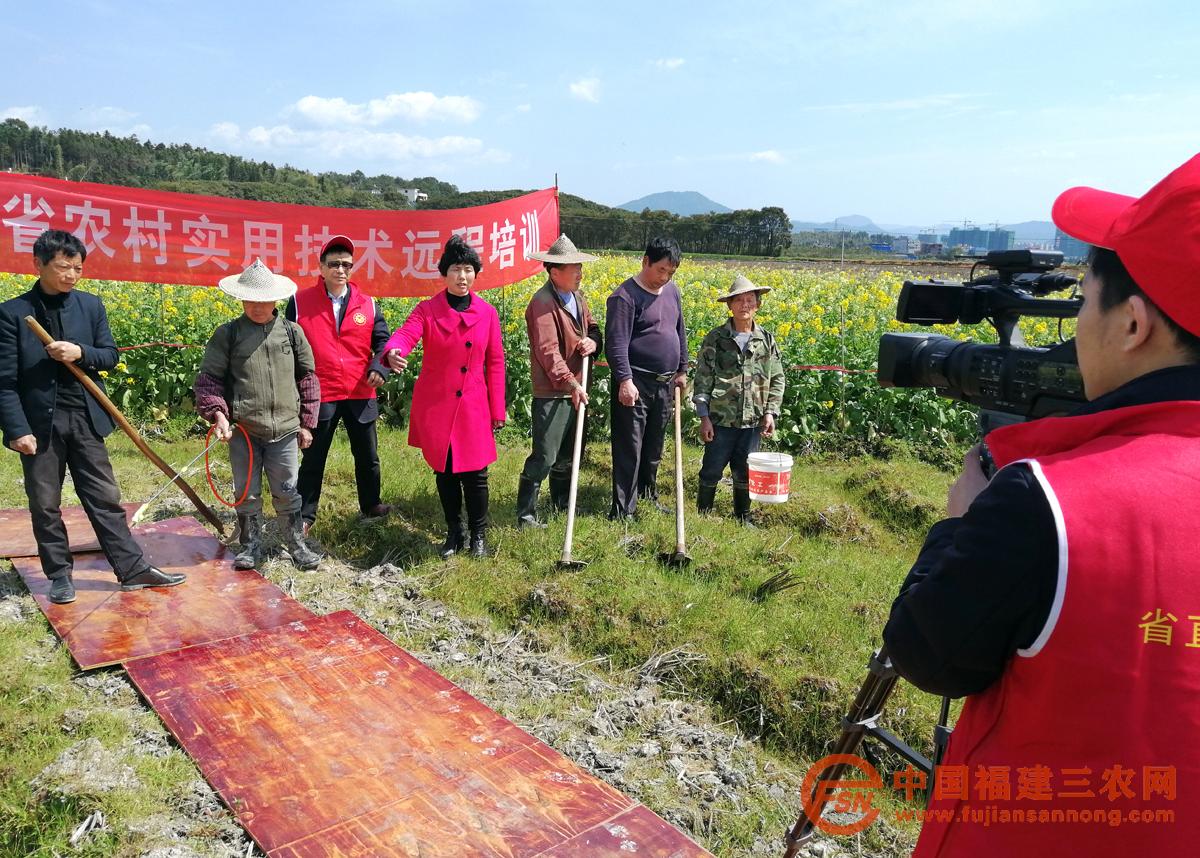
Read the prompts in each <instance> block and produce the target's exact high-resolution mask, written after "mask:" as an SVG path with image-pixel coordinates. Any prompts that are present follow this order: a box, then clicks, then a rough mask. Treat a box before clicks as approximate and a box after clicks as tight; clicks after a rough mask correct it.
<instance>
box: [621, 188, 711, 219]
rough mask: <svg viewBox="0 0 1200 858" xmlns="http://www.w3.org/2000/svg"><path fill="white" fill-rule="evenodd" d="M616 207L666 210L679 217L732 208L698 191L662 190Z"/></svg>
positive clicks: (639, 209) (635, 210) (630, 209)
mask: <svg viewBox="0 0 1200 858" xmlns="http://www.w3.org/2000/svg"><path fill="white" fill-rule="evenodd" d="M616 208H619V209H625V210H626V211H630V212H640V211H642V209H650V210H651V211H666V212H671V213H672V214H677V215H679V216H680V217H687V216H689V215H698V214H709V213H710V212H731V211H733V209H731V208H729V207H728V206H723V205H721V204H720V203H716V202H713V201H712V200H710V199H709V198H708V197H706V196H704V194H702V193H700V192H699V191H662V192H661V193H657V194H650V196H648V197H642V198H640V199H636V200H630V201H629V202H627V203H622V204H621V205H619V206H617V207H616Z"/></svg>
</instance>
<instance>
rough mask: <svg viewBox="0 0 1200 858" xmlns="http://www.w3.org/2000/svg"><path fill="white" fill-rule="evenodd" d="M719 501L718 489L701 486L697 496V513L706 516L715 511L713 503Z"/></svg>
mask: <svg viewBox="0 0 1200 858" xmlns="http://www.w3.org/2000/svg"><path fill="white" fill-rule="evenodd" d="M716 499H717V487H716V486H706V485H704V484H703V483H701V484H700V489H699V491H698V492H697V494H696V512H698V513H700V514H701V515H704V514H705V513H710V512H712V511H713V503H714V502H715V501H716Z"/></svg>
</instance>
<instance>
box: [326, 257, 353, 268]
mask: <svg viewBox="0 0 1200 858" xmlns="http://www.w3.org/2000/svg"><path fill="white" fill-rule="evenodd" d="M325 266H326V267H327V268H345V269H346V270H347V271H349V270H350V269H352V268H353V267H354V262H353V261H351V260H349V259H347V260H346V261H345V262H326V263H325Z"/></svg>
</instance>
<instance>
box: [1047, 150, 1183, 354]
mask: <svg viewBox="0 0 1200 858" xmlns="http://www.w3.org/2000/svg"><path fill="white" fill-rule="evenodd" d="M1050 216H1051V218H1053V220H1054V223H1055V224H1056V225H1057V226H1058V228H1059V229H1061V230H1062V231H1063V232H1065V233H1066V234H1067V235H1069V236H1071V237H1073V238H1077V239H1079V240H1080V241H1086V242H1087V243H1088V244H1092V245H1095V246H1096V247H1103V248H1106V249H1108V250H1112V251H1115V252H1116V254H1117V256H1118V257H1120V259H1121V262H1122V264H1124V266H1125V268H1126V269H1127V270H1128V271H1129V273H1130V274H1131V275H1132V276H1133V279H1134V281H1135V282H1136V283H1137V284H1138V286H1140V287H1141V288H1142V290H1143V291H1144V292H1145V293H1146V294H1147V295H1148V296H1149V297H1150V300H1152V301H1153V302H1154V303H1155V304H1156V305H1157V306H1158V308H1159V309H1160V310H1162V311H1163V312H1164V313H1166V314H1167V316H1169V317H1170V318H1171V319H1172V320H1173V321H1175V322H1177V323H1178V324H1179V325H1180V326H1181V327H1182V328H1184V329H1185V330H1187V331H1189V332H1190V333H1193V334H1197V335H1200V155H1194V156H1192V158H1191V159H1189V160H1188V161H1187V162H1186V163H1184V164H1183V166H1181V167H1178V168H1177V169H1175V170H1174V171H1173V172H1172V173H1171V174H1170V175H1168V176H1167V177H1166V178H1165V179H1163V180H1162V181H1161V182H1159V183H1158V184H1157V185H1155V186H1154V187H1153V188H1151V189H1150V190H1148V191H1146V193H1145V194H1144V195H1142V196H1141V197H1128V196H1125V195H1124V194H1114V193H1111V192H1109V191H1099V190H1096V189H1095V188H1071V189H1070V190H1066V191H1063V192H1062V193H1061V194H1059V195H1058V199H1056V200H1055V201H1054V208H1053V210H1052V211H1051V215H1050Z"/></svg>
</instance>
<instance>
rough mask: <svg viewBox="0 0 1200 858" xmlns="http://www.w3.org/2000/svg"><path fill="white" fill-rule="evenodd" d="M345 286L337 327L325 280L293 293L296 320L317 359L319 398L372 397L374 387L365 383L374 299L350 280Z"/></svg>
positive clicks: (369, 363) (368, 361) (373, 315)
mask: <svg viewBox="0 0 1200 858" xmlns="http://www.w3.org/2000/svg"><path fill="white" fill-rule="evenodd" d="M346 288H347V289H349V290H350V294H349V296H348V297H347V299H346V309H345V310H344V311H343V312H342V327H341V330H337V329H335V328H334V323H333V303H332V302H331V301H330V300H329V294H328V293H327V292H326V291H325V281H324V280H323V279H322V278H321V277H318V278H317V285H316V286H315V287H313V288H311V289H305V290H303V291H302V292H297V293H296V297H295V302H296V321H297V322H299V324H300V327H301V328H303V329H304V335H305V336H306V337H308V342H309V345H311V346H312V350H313V357H314V358H315V359H316V362H317V380H318V381H320V382H321V401H322V402H339V401H341V400H343V399H374V398H375V388H373V387H371V386H370V385H369V384H367V368H368V367H369V366H370V365H371V360H372V359H373V358H374V356H375V355H374V353H373V352H372V351H371V332H372V330H374V327H375V301H374V300H373V299H372V298H371V296H369V295H364V294H363V293H362V292H361V291H360V290H359V289H358V287H357V286H355V285H354V284H353V283H351V284H349V285H348V286H347V287H346Z"/></svg>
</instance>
